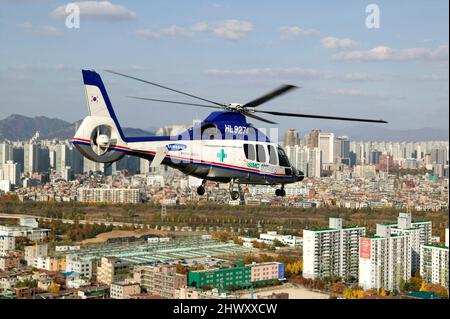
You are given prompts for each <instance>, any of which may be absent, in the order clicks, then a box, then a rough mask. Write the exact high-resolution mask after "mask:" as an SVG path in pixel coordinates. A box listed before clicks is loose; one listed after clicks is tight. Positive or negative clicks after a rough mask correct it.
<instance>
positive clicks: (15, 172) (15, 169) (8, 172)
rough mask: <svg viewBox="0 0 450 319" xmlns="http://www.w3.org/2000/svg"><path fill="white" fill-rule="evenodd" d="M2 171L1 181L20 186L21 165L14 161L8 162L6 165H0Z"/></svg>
mask: <svg viewBox="0 0 450 319" xmlns="http://www.w3.org/2000/svg"><path fill="white" fill-rule="evenodd" d="M0 171H1V172H2V174H1V175H2V176H1V177H0V179H3V180H8V181H9V182H10V183H11V185H18V184H19V182H20V164H17V163H14V162H13V161H6V163H3V164H1V163H0Z"/></svg>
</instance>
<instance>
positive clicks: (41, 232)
mask: <svg viewBox="0 0 450 319" xmlns="http://www.w3.org/2000/svg"><path fill="white" fill-rule="evenodd" d="M49 232H50V229H47V228H35V227H29V226H20V225H0V236H13V237H26V238H28V239H29V240H31V241H43V240H44V239H45V238H46V237H47V235H48V233H49Z"/></svg>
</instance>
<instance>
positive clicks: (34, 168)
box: [23, 143, 39, 175]
mask: <svg viewBox="0 0 450 319" xmlns="http://www.w3.org/2000/svg"><path fill="white" fill-rule="evenodd" d="M23 156H24V160H23V163H24V167H23V172H24V173H25V174H29V175H31V174H33V173H34V172H38V171H39V145H37V144H34V143H27V144H25V145H24V147H23Z"/></svg>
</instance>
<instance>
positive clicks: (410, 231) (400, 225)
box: [387, 213, 432, 274]
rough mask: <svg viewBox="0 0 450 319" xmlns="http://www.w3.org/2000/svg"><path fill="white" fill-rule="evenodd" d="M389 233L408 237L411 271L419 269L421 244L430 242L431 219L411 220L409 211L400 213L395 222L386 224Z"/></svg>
mask: <svg viewBox="0 0 450 319" xmlns="http://www.w3.org/2000/svg"><path fill="white" fill-rule="evenodd" d="M387 226H389V227H390V229H391V234H395V235H406V236H409V237H410V245H411V273H412V274H415V273H418V272H419V271H420V253H421V248H422V245H425V244H430V243H431V232H432V223H431V221H413V220H412V218H411V213H400V214H399V216H398V221H397V224H387Z"/></svg>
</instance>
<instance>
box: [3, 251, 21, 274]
mask: <svg viewBox="0 0 450 319" xmlns="http://www.w3.org/2000/svg"><path fill="white" fill-rule="evenodd" d="M22 258H23V254H22V253H21V252H18V251H9V252H8V253H7V254H6V255H3V256H0V270H3V271H5V270H9V269H13V268H18V267H20V260H21V259H22Z"/></svg>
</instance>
